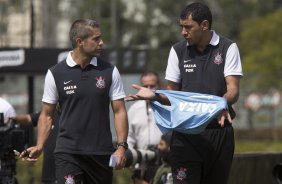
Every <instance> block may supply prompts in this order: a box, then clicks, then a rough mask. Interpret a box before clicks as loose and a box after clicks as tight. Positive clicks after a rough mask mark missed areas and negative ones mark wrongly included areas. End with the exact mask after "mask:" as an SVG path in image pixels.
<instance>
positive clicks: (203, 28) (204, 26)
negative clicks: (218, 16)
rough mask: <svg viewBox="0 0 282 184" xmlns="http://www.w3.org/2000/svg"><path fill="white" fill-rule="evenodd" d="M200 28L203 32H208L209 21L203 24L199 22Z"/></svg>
mask: <svg viewBox="0 0 282 184" xmlns="http://www.w3.org/2000/svg"><path fill="white" fill-rule="evenodd" d="M200 26H201V28H202V30H203V31H206V30H209V26H210V23H209V21H207V20H204V21H203V22H201V25H200Z"/></svg>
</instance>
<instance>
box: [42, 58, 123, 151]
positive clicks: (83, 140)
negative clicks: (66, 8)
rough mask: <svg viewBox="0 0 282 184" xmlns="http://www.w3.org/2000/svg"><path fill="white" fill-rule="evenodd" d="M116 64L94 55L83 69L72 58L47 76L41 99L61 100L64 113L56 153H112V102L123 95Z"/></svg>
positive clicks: (52, 69) (48, 100)
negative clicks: (110, 115) (110, 111)
mask: <svg viewBox="0 0 282 184" xmlns="http://www.w3.org/2000/svg"><path fill="white" fill-rule="evenodd" d="M124 96H125V94H124V91H123V85H122V82H121V79H120V75H119V73H118V70H117V69H116V67H114V66H113V65H111V64H110V63H108V62H105V61H103V60H101V59H100V58H92V60H91V62H90V64H89V65H88V66H87V67H86V68H84V69H81V67H80V66H79V65H77V64H76V63H75V62H74V61H73V60H72V58H71V54H70V53H69V55H68V57H67V60H66V61H63V62H61V63H58V64H57V65H55V66H54V67H52V68H51V69H50V70H49V71H48V72H47V75H46V78H45V86H44V94H43V99H42V101H43V102H45V103H51V104H55V103H57V102H59V104H60V107H61V110H62V112H61V116H60V121H59V134H58V138H57V143H56V149H55V152H64V153H73V154H96V155H108V154H110V153H112V152H113V149H114V147H113V144H112V135H111V130H110V118H109V104H110V101H111V100H116V99H121V98H124Z"/></svg>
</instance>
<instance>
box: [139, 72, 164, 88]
mask: <svg viewBox="0 0 282 184" xmlns="http://www.w3.org/2000/svg"><path fill="white" fill-rule="evenodd" d="M149 75H153V76H155V77H156V79H157V84H158V85H160V78H159V74H158V73H157V72H154V71H146V72H143V73H142V74H141V76H140V81H141V80H142V79H143V77H146V76H149Z"/></svg>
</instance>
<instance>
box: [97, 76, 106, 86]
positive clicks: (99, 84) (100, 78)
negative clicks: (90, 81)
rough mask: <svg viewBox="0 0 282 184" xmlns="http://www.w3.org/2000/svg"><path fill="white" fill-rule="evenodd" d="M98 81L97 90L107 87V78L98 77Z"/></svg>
mask: <svg viewBox="0 0 282 184" xmlns="http://www.w3.org/2000/svg"><path fill="white" fill-rule="evenodd" d="M96 80H97V83H96V86H97V88H100V89H102V88H105V87H106V82H105V78H103V77H102V76H100V77H96Z"/></svg>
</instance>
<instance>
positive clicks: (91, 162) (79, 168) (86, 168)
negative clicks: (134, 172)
mask: <svg viewBox="0 0 282 184" xmlns="http://www.w3.org/2000/svg"><path fill="white" fill-rule="evenodd" d="M109 160H110V155H75V154H67V153H56V154H55V163H56V177H57V180H58V184H65V183H76V184H112V178H113V170H112V168H111V167H109Z"/></svg>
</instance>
